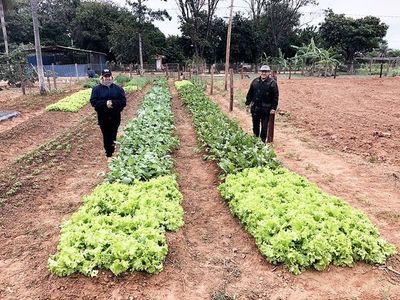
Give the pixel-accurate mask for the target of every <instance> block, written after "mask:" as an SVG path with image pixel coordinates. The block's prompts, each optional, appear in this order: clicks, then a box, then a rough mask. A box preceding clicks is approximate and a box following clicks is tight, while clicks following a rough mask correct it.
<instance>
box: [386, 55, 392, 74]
mask: <svg viewBox="0 0 400 300" xmlns="http://www.w3.org/2000/svg"><path fill="white" fill-rule="evenodd" d="M391 63H392V62H391V60H390V59H389V60H388V63H387V69H386V76H389V71H390V64H391Z"/></svg>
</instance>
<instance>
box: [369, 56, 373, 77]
mask: <svg viewBox="0 0 400 300" xmlns="http://www.w3.org/2000/svg"><path fill="white" fill-rule="evenodd" d="M373 61H374V59H373V58H370V59H369V75H372V62H373Z"/></svg>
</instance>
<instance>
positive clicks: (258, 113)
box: [246, 65, 279, 143]
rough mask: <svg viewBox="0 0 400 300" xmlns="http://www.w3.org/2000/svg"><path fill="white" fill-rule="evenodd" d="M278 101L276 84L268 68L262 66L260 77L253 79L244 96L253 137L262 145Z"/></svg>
mask: <svg viewBox="0 0 400 300" xmlns="http://www.w3.org/2000/svg"><path fill="white" fill-rule="evenodd" d="M278 100H279V89H278V84H277V83H276V81H275V80H274V79H273V78H272V77H271V69H270V67H269V66H266V65H263V66H262V67H261V68H260V77H257V78H256V79H254V80H253V81H252V83H251V85H250V88H249V91H248V93H247V96H246V110H247V111H249V110H251V116H252V121H253V133H254V135H255V136H256V137H260V138H261V140H262V141H263V142H264V143H265V140H266V139H267V132H268V121H269V115H270V113H271V111H273V112H275V110H276V109H277V107H278ZM250 107H251V108H250ZM260 125H261V130H260Z"/></svg>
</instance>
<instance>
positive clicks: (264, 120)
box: [251, 111, 269, 143]
mask: <svg viewBox="0 0 400 300" xmlns="http://www.w3.org/2000/svg"><path fill="white" fill-rule="evenodd" d="M251 116H252V119H253V133H254V135H255V136H256V137H260V138H261V140H262V141H263V142H264V143H265V141H266V139H267V132H268V121H269V111H268V112H253V113H252V114H251ZM260 125H261V131H260Z"/></svg>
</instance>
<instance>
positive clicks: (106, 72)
mask: <svg viewBox="0 0 400 300" xmlns="http://www.w3.org/2000/svg"><path fill="white" fill-rule="evenodd" d="M111 75H112V74H111V71H110V70H109V69H104V70H103V71H101V76H111Z"/></svg>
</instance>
